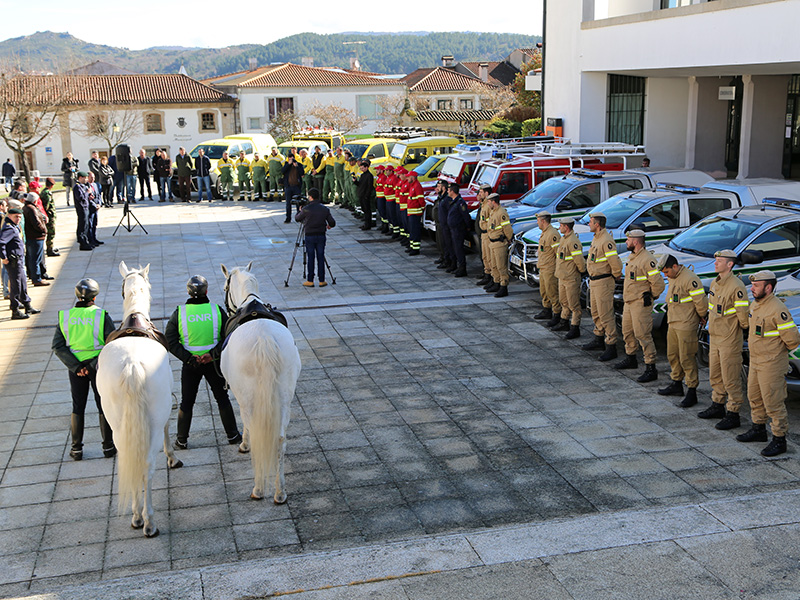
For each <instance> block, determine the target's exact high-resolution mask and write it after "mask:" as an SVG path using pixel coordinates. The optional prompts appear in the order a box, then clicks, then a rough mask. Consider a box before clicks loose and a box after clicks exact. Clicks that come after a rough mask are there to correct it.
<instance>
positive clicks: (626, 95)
mask: <svg viewBox="0 0 800 600" xmlns="http://www.w3.org/2000/svg"><path fill="white" fill-rule="evenodd" d="M645 81H646V80H645V78H644V77H634V76H631V75H609V76H608V114H607V122H606V141H608V142H622V143H623V144H641V143H642V141H643V140H644V86H645Z"/></svg>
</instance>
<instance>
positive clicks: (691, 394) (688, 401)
mask: <svg viewBox="0 0 800 600" xmlns="http://www.w3.org/2000/svg"><path fill="white" fill-rule="evenodd" d="M695 404H697V388H688V389H687V390H686V395H685V396H684V397H683V400H681V401H680V404H678V406H679V407H681V408H689V407H690V406H694V405H695ZM720 406H722V405H720ZM722 414H725V407H724V406H723V407H722Z"/></svg>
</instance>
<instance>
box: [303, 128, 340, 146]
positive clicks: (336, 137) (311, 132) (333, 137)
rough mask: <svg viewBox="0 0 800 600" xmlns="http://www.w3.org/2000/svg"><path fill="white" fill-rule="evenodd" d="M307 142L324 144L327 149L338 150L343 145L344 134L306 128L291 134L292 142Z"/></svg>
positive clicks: (324, 129) (329, 130)
mask: <svg viewBox="0 0 800 600" xmlns="http://www.w3.org/2000/svg"><path fill="white" fill-rule="evenodd" d="M303 140H309V141H312V142H325V144H327V146H328V148H334V149H335V148H338V147H339V146H341V145H342V144H344V142H345V139H344V134H343V133H342V132H341V131H334V130H333V129H328V128H325V127H307V128H306V129H303V130H301V131H296V132H295V133H293V134H292V141H293V142H298V141H303Z"/></svg>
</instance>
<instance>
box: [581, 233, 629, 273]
mask: <svg viewBox="0 0 800 600" xmlns="http://www.w3.org/2000/svg"><path fill="white" fill-rule="evenodd" d="M586 268H587V270H588V272H589V276H590V277H597V276H598V275H608V274H610V275H612V276H614V277H615V278H617V277H619V276H620V275H622V261H621V260H620V259H619V255H618V254H617V244H616V243H615V242H614V238H612V237H611V234H610V233H608V230H607V229H601V230H600V231H598V232H597V233H595V234H594V238H593V239H592V245H591V246H589V260H588V261H587V265H586Z"/></svg>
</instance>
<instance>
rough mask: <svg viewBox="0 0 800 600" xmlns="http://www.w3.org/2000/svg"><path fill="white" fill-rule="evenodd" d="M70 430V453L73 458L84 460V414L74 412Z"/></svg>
mask: <svg viewBox="0 0 800 600" xmlns="http://www.w3.org/2000/svg"><path fill="white" fill-rule="evenodd" d="M69 430H70V433H71V434H72V448H70V451H69V455H70V457H72V460H83V415H79V414H76V413H72V417H71V418H70V423H69Z"/></svg>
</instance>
